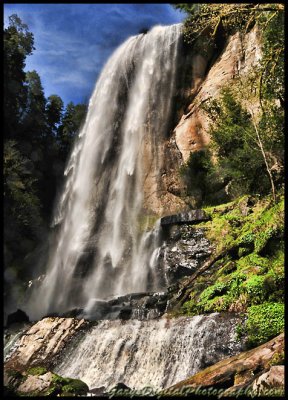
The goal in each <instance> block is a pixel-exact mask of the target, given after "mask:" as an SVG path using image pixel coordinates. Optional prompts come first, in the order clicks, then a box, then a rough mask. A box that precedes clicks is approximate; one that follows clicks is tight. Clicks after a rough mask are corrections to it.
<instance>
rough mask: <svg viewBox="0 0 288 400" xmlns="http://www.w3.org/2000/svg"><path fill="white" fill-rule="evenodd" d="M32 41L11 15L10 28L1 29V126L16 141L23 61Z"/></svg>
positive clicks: (21, 109)
mask: <svg viewBox="0 0 288 400" xmlns="http://www.w3.org/2000/svg"><path fill="white" fill-rule="evenodd" d="M33 44H34V38H33V34H32V33H31V32H29V30H28V27H27V25H26V24H23V22H22V21H21V19H20V18H19V17H18V16H17V15H16V14H13V15H11V16H10V17H9V26H8V28H6V29H4V57H3V61H4V76H5V79H4V115H5V121H4V124H5V125H4V127H5V135H6V136H7V137H9V138H16V137H17V135H18V134H19V129H20V128H19V125H20V122H21V117H22V114H23V112H24V110H25V107H26V100H27V88H26V87H25V84H24V83H25V79H26V76H25V72H24V68H25V59H26V57H27V56H28V55H30V54H32V51H33V50H34V47H33Z"/></svg>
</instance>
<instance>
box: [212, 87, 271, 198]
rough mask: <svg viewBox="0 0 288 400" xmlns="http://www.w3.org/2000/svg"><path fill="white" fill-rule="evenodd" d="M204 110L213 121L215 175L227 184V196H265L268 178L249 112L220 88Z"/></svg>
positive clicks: (230, 93) (229, 93)
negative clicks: (217, 94)
mask: <svg viewBox="0 0 288 400" xmlns="http://www.w3.org/2000/svg"><path fill="white" fill-rule="evenodd" d="M204 108H205V110H206V111H207V112H208V113H209V116H210V117H211V120H212V124H211V127H210V135H211V138H212V147H213V149H214V152H215V154H216V156H217V160H218V163H217V166H218V174H219V175H220V176H222V177H223V179H225V181H226V182H229V192H230V196H231V197H232V198H237V197H239V196H242V195H244V194H247V193H251V194H257V193H261V194H267V193H268V192H269V189H270V182H269V177H268V175H267V173H265V171H266V168H265V162H264V159H263V156H262V154H261V150H260V148H259V145H258V144H257V137H256V132H255V128H254V126H253V124H252V120H251V116H250V115H249V113H248V112H247V111H246V110H245V109H244V108H243V107H242V106H241V105H240V103H239V102H238V101H237V100H236V99H235V97H234V94H233V92H232V90H231V89H230V88H225V89H223V90H222V92H221V94H220V97H219V98H218V99H217V100H212V101H210V102H207V103H206V105H205V107H204ZM263 172H264V173H263Z"/></svg>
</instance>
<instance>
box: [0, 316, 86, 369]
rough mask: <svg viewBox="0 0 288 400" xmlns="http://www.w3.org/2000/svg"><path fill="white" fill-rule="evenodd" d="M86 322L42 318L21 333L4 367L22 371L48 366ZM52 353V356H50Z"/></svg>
mask: <svg viewBox="0 0 288 400" xmlns="http://www.w3.org/2000/svg"><path fill="white" fill-rule="evenodd" d="M85 326H87V322H85V321H84V320H83V319H82V320H77V319H73V318H44V319H42V320H41V321H39V322H37V323H36V324H35V325H33V326H32V327H31V328H30V329H29V330H28V331H26V332H25V333H23V336H22V337H21V339H20V343H19V346H18V348H17V349H16V351H14V352H13V353H12V355H11V357H10V359H9V360H8V361H7V362H6V364H5V369H12V370H17V371H23V370H25V369H26V368H27V367H31V366H38V365H45V366H46V367H49V366H50V364H51V362H52V358H56V357H57V355H58V354H59V353H60V352H61V350H62V349H63V347H64V346H65V344H66V343H67V342H68V341H69V340H70V339H71V337H72V336H73V335H74V334H75V333H76V332H77V331H78V330H79V329H80V328H84V327H85ZM51 355H53V357H51Z"/></svg>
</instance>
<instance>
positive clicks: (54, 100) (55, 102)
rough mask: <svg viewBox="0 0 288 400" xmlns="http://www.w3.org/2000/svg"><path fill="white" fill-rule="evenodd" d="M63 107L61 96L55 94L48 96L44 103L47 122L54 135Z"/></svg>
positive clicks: (60, 119)
mask: <svg viewBox="0 0 288 400" xmlns="http://www.w3.org/2000/svg"><path fill="white" fill-rule="evenodd" d="M63 108H64V104H63V101H62V99H61V97H59V96H57V95H56V94H52V95H51V96H49V97H48V99H47V104H46V114H47V123H48V127H49V129H50V130H51V132H53V134H54V135H57V131H58V127H59V125H60V123H61V121H62V113H63Z"/></svg>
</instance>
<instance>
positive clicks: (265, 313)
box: [246, 302, 284, 347]
mask: <svg viewBox="0 0 288 400" xmlns="http://www.w3.org/2000/svg"><path fill="white" fill-rule="evenodd" d="M247 311H248V319H247V322H246V329H247V334H248V340H247V344H248V346H249V347H254V346H259V345H260V344H262V343H265V342H267V341H268V340H270V339H272V338H273V337H275V336H276V335H278V334H279V333H281V332H282V331H283V330H284V304H282V303H269V302H265V303H263V304H260V305H256V306H251V307H249V308H248V310H247Z"/></svg>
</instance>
